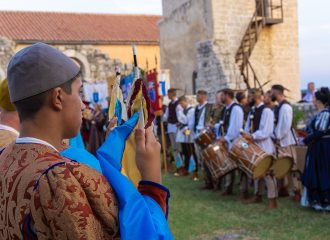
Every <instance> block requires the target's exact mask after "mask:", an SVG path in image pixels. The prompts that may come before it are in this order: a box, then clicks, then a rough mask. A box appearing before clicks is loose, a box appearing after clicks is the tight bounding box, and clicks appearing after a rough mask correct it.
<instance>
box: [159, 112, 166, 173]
mask: <svg viewBox="0 0 330 240" xmlns="http://www.w3.org/2000/svg"><path fill="white" fill-rule="evenodd" d="M162 118H163V116H160V133H161V135H162V145H163V161H164V170H165V173H167V156H166V141H165V140H166V138H165V128H164V122H163V119H162Z"/></svg>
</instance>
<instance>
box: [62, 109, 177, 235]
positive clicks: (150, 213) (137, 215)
mask: <svg viewBox="0 0 330 240" xmlns="http://www.w3.org/2000/svg"><path fill="white" fill-rule="evenodd" d="M138 118H139V113H135V114H134V115H133V116H132V117H131V118H130V119H128V120H127V121H126V122H125V123H124V124H123V125H121V126H118V127H115V128H114V129H113V130H112V131H111V133H110V134H109V136H108V138H107V139H106V141H105V142H104V144H103V145H102V146H101V147H100V148H99V149H98V151H97V156H98V159H97V158H95V157H94V156H93V155H92V154H90V153H88V152H87V151H86V150H85V149H79V148H69V149H67V150H65V151H63V152H62V153H61V154H62V155H63V156H65V157H68V158H70V159H72V160H76V161H78V162H83V163H85V164H87V165H89V166H90V167H92V168H94V169H96V170H98V171H99V172H100V173H102V174H103V175H104V176H105V177H106V178H107V180H108V182H109V183H110V185H111V187H112V188H113V190H114V191H115V193H116V196H117V199H118V203H119V223H120V239H122V240H127V239H145V240H149V239H150V240H152V239H163V240H172V239H173V236H172V234H171V231H170V229H169V227H168V224H167V220H166V217H165V216H164V213H163V211H162V209H161V207H160V206H159V205H158V203H157V202H155V201H154V200H153V199H152V198H151V197H149V196H143V195H142V194H140V192H139V191H138V190H137V189H136V188H135V187H134V185H133V184H132V182H131V181H130V180H129V179H128V178H127V177H126V176H124V175H123V174H122V173H121V172H120V170H121V158H122V154H123V152H124V149H125V141H126V139H127V138H128V137H129V135H130V134H131V133H132V131H133V130H134V128H135V126H136V124H137V122H138ZM158 186H159V187H162V186H161V185H158ZM162 188H163V189H164V190H165V191H168V190H167V189H166V188H165V187H162Z"/></svg>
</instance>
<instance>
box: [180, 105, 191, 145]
mask: <svg viewBox="0 0 330 240" xmlns="http://www.w3.org/2000/svg"><path fill="white" fill-rule="evenodd" d="M190 107H191V106H188V107H187V108H190ZM177 116H178V121H179V122H180V123H182V124H185V125H187V126H186V127H184V128H183V129H178V133H177V135H176V142H179V143H193V142H194V133H193V130H194V118H195V108H193V107H192V108H191V109H190V110H189V111H188V113H187V115H184V113H183V109H182V110H181V111H179V112H178V113H177ZM187 129H188V130H190V135H188V136H187V135H185V134H184V132H185V130H187Z"/></svg>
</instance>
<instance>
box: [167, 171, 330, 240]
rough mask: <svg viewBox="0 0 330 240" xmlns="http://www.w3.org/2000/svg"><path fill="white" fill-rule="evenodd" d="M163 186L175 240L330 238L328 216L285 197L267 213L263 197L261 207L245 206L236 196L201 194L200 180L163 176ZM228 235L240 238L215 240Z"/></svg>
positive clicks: (329, 220)
mask: <svg viewBox="0 0 330 240" xmlns="http://www.w3.org/2000/svg"><path fill="white" fill-rule="evenodd" d="M163 183H164V184H165V186H167V187H168V188H169V189H170V191H171V199H170V213H169V224H170V228H171V230H172V233H173V235H174V238H175V239H178V240H186V239H187V240H188V239H205V240H208V239H210V240H213V239H276V240H277V239H280V240H285V239H288V240H289V239H290V240H294V239H299V240H303V239H313V240H314V239H315V240H316V239H320V240H321V239H322V240H326V239H330V214H329V213H318V212H314V211H312V210H309V209H303V208H301V207H300V206H299V205H298V204H296V203H293V202H291V201H290V199H288V198H281V199H280V200H279V208H278V209H276V210H273V211H267V210H265V209H266V203H267V200H266V198H265V197H264V203H263V204H252V205H246V204H243V203H241V202H240V201H238V193H237V194H236V195H235V196H234V197H221V196H220V192H212V191H201V190H200V187H202V185H203V182H202V181H201V180H200V181H198V182H193V181H192V180H191V179H190V178H189V177H180V178H176V177H174V176H172V175H164V182H163ZM236 191H237V190H236ZM230 233H232V234H236V235H240V237H238V238H230V236H228V238H215V237H219V236H224V235H225V234H230ZM231 237H233V236H231Z"/></svg>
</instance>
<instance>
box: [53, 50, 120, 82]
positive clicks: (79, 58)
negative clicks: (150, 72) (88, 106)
mask: <svg viewBox="0 0 330 240" xmlns="http://www.w3.org/2000/svg"><path fill="white" fill-rule="evenodd" d="M56 47H57V48H58V49H59V50H60V51H62V52H63V53H64V54H66V55H67V56H69V57H71V58H73V59H74V60H75V61H76V62H77V63H78V64H79V65H80V66H81V68H82V73H83V77H84V80H86V81H88V82H95V81H105V80H107V79H108V78H109V77H111V76H113V75H114V74H115V66H120V67H122V66H121V63H120V61H119V60H114V59H110V57H109V55H108V54H106V53H103V52H102V51H101V50H99V49H96V48H94V47H92V46H90V45H61V46H56Z"/></svg>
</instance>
